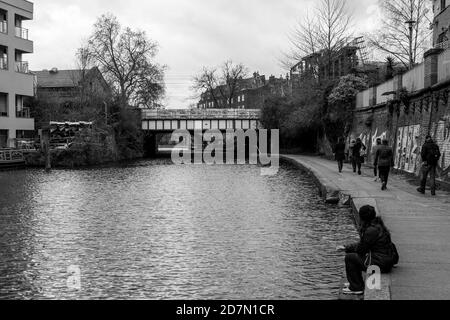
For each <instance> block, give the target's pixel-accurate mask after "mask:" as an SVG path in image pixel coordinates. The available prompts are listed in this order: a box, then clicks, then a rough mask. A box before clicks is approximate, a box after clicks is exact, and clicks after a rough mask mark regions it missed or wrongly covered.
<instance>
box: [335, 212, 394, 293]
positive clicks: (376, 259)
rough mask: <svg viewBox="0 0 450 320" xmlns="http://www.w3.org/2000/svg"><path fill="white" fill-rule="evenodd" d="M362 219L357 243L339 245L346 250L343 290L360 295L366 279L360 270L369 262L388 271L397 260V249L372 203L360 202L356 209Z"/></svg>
mask: <svg viewBox="0 0 450 320" xmlns="http://www.w3.org/2000/svg"><path fill="white" fill-rule="evenodd" d="M359 217H360V221H361V227H360V241H359V242H358V243H355V244H352V245H347V246H341V247H338V248H337V250H338V251H345V253H346V256H345V270H346V274H347V280H348V284H346V288H344V290H343V293H344V294H353V295H361V294H363V293H364V289H365V287H366V286H365V283H364V279H363V276H362V272H365V271H367V269H368V267H370V266H378V267H379V268H380V271H381V272H382V273H389V272H390V271H391V270H392V268H393V267H394V265H396V264H397V263H398V252H397V251H396V249H394V248H395V245H393V243H392V240H391V234H390V232H389V230H388V229H387V228H386V226H385V224H384V222H383V220H382V219H381V218H380V217H377V213H376V210H375V208H374V207H372V206H363V207H361V209H360V210H359Z"/></svg>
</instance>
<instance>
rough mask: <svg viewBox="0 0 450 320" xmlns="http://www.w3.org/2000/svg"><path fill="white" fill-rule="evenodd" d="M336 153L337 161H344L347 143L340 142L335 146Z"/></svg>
mask: <svg viewBox="0 0 450 320" xmlns="http://www.w3.org/2000/svg"><path fill="white" fill-rule="evenodd" d="M333 151H334V154H335V159H336V161H343V160H345V143H338V144H337V145H336V146H335V147H334V150H333Z"/></svg>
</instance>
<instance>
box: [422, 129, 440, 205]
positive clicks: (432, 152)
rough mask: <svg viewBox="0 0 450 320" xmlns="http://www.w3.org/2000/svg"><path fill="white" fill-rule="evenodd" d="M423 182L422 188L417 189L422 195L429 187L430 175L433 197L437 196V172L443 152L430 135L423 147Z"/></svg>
mask: <svg viewBox="0 0 450 320" xmlns="http://www.w3.org/2000/svg"><path fill="white" fill-rule="evenodd" d="M421 156H422V181H421V184H420V188H419V189H417V191H419V192H420V193H422V194H425V189H426V186H427V179H428V175H430V184H431V195H432V196H435V195H436V170H437V166H438V163H439V159H440V158H441V151H440V150H439V146H438V145H437V144H436V143H435V142H434V141H433V138H432V137H431V136H430V135H428V136H427V137H426V141H425V144H424V145H423V147H422V154H421Z"/></svg>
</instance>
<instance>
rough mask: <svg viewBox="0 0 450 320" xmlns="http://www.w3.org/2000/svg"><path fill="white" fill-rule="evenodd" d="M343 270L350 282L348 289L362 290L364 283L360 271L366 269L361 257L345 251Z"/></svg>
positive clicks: (364, 286)
mask: <svg viewBox="0 0 450 320" xmlns="http://www.w3.org/2000/svg"><path fill="white" fill-rule="evenodd" d="M345 271H346V274H347V280H348V282H349V283H350V290H352V291H364V289H365V288H366V284H365V283H364V278H363V275H362V273H363V272H366V271H367V267H366V266H365V265H364V261H363V259H362V258H361V257H360V256H359V255H358V254H357V253H347V255H346V256H345Z"/></svg>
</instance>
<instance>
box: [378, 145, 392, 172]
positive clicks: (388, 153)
mask: <svg viewBox="0 0 450 320" xmlns="http://www.w3.org/2000/svg"><path fill="white" fill-rule="evenodd" d="M374 165H375V166H378V167H393V166H394V150H392V148H391V147H389V146H384V145H383V146H380V147H379V148H378V150H377V154H376V155H375V162H374Z"/></svg>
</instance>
